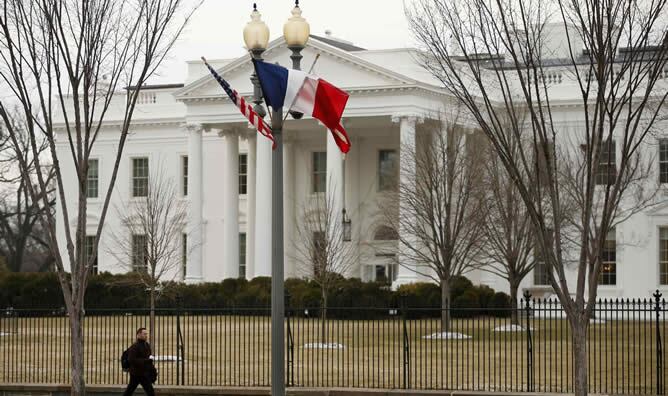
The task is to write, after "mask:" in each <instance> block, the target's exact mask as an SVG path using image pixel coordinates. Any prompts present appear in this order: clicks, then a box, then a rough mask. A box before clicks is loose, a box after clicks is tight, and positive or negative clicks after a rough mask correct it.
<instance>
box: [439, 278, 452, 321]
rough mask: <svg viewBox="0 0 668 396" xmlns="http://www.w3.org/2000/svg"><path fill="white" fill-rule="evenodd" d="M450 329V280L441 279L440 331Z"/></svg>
mask: <svg viewBox="0 0 668 396" xmlns="http://www.w3.org/2000/svg"><path fill="white" fill-rule="evenodd" d="M444 331H450V280H449V279H448V280H446V279H441V332H444Z"/></svg>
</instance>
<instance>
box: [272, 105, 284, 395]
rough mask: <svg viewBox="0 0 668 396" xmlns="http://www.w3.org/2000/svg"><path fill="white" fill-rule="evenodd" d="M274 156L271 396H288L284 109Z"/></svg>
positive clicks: (278, 115)
mask: <svg viewBox="0 0 668 396" xmlns="http://www.w3.org/2000/svg"><path fill="white" fill-rule="evenodd" d="M271 113H274V114H273V117H272V124H271V127H272V132H273V135H274V142H275V144H276V148H275V149H274V150H273V151H272V153H271V165H272V167H271V172H272V175H271V195H272V200H271V214H272V219H271V253H272V256H271V330H272V331H271V365H272V370H271V394H272V396H283V395H285V349H284V348H285V346H284V345H285V328H284V326H285V297H284V295H285V293H284V289H285V282H284V276H285V271H284V262H283V241H284V236H283V114H282V113H283V109H282V108H280V109H278V110H274V109H272V111H271Z"/></svg>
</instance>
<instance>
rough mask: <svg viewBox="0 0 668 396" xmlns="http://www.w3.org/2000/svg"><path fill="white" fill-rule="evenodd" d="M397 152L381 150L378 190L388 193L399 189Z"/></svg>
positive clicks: (379, 155) (379, 154)
mask: <svg viewBox="0 0 668 396" xmlns="http://www.w3.org/2000/svg"><path fill="white" fill-rule="evenodd" d="M398 165H399V161H398V158H397V150H380V152H379V153H378V190H379V191H387V190H395V189H396V188H397V179H398V177H399V166H398Z"/></svg>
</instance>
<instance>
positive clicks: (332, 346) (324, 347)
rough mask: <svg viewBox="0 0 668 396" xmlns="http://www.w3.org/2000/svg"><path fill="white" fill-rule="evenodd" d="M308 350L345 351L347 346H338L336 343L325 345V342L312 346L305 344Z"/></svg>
mask: <svg viewBox="0 0 668 396" xmlns="http://www.w3.org/2000/svg"><path fill="white" fill-rule="evenodd" d="M304 348H306V349H345V345H343V344H338V343H336V342H330V343H323V342H314V343H311V344H304Z"/></svg>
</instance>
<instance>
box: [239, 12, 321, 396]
mask: <svg viewBox="0 0 668 396" xmlns="http://www.w3.org/2000/svg"><path fill="white" fill-rule="evenodd" d="M309 32H310V29H309V25H308V23H307V22H306V20H305V19H304V18H302V17H301V9H300V8H299V1H298V0H297V1H295V7H294V9H293V10H292V17H291V18H290V19H288V21H287V22H286V23H285V25H284V26H283V33H284V36H285V41H286V43H287V44H288V47H289V48H290V49H291V50H292V55H291V56H290V58H291V59H292V67H293V68H294V69H298V70H299V69H300V63H301V58H302V56H301V50H302V49H304V47H305V46H306V42H307V41H308V37H309ZM244 41H245V43H246V47H247V48H248V51H250V53H251V56H253V58H255V59H260V57H261V55H262V52H264V50H265V49H266V48H267V45H268V43H269V28H268V27H267V25H266V24H265V23H264V22H262V20H261V19H260V13H259V12H258V11H257V6H256V5H255V4H253V12H252V13H251V21H250V22H249V23H248V24H247V25H246V28H244ZM251 81H252V82H253V86H254V88H255V92H254V96H255V98H254V103H255V105H256V111H257V112H258V114H259V115H260V116H262V115H264V114H266V113H265V112H264V110H263V109H262V113H260V111H258V109H257V108H261V107H262V105H261V103H262V98H261V92H260V88H259V81H258V80H257V76H256V74H255V73H253V76H252V77H251ZM271 115H272V117H271V118H272V123H271V129H272V134H273V135H274V142H275V144H276V148H275V149H274V150H273V151H272V154H271V162H272V169H271V173H272V174H271V195H272V200H271V216H272V221H271V252H272V255H271V367H272V370H271V394H272V395H273V396H284V395H285V350H284V342H285V329H284V327H283V325H284V319H285V300H284V289H285V280H284V262H283V241H284V236H283V109H272V114H271ZM292 116H293V117H294V118H296V119H298V118H301V116H303V114H300V113H292Z"/></svg>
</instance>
